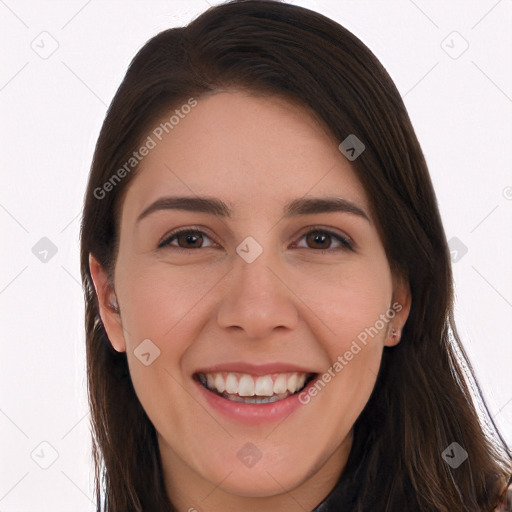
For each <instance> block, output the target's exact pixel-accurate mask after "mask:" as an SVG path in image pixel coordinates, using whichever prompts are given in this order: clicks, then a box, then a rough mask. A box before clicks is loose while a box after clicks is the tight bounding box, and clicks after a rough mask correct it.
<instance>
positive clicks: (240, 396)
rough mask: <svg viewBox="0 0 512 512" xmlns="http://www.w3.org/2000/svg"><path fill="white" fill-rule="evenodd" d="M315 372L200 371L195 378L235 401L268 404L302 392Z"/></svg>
mask: <svg viewBox="0 0 512 512" xmlns="http://www.w3.org/2000/svg"><path fill="white" fill-rule="evenodd" d="M316 375H317V374H316V373H302V372H286V373H272V374H267V375H251V374H248V373H239V372H215V373H198V374H196V375H195V378H196V379H197V380H198V381H199V382H200V384H201V385H202V386H203V387H204V388H206V389H207V390H209V391H211V392H213V393H215V394H217V395H219V396H221V397H222V398H225V399H227V400H231V401H234V402H242V403H246V404H265V403H271V402H278V401H280V400H284V399H286V398H288V397H290V396H292V395H295V394H297V393H300V391H302V389H304V388H305V387H306V386H307V384H308V383H309V382H310V381H311V380H312V379H314V378H315V376H316Z"/></svg>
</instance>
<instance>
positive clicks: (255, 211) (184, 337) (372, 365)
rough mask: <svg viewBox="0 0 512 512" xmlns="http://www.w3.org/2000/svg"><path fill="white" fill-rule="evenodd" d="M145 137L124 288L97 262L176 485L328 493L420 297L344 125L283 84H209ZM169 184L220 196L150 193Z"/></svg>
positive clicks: (128, 209)
mask: <svg viewBox="0 0 512 512" xmlns="http://www.w3.org/2000/svg"><path fill="white" fill-rule="evenodd" d="M186 110H187V111H188V110H189V109H186ZM171 114H172V113H171ZM169 117H170V115H166V116H165V117H163V118H162V122H164V121H165V120H168V119H169ZM159 122H160V121H159ZM159 122H158V123H156V126H158V124H159ZM149 135H150V136H151V137H152V138H153V139H154V141H155V142H156V145H155V147H153V148H152V149H151V150H150V151H149V152H148V154H147V155H146V156H145V157H144V158H143V159H142V161H141V163H140V164H139V165H140V167H139V169H138V171H137V175H136V176H135V177H134V178H133V180H132V182H131V184H130V186H129V188H128V190H127V193H126V196H125V199H124V202H123V207H122V211H121V223H120V245H119V252H118V257H117V261H116V266H115V275H114V290H112V289H111V288H109V286H108V282H107V279H106V275H105V273H104V271H103V269H102V268H101V267H100V266H99V265H98V264H97V262H96V261H95V260H94V258H93V257H91V259H90V263H91V272H92V275H93V279H94V283H95V287H96V291H97V293H98V297H99V300H100V314H101V317H102V320H103V323H104V325H105V328H106V330H107V333H108V336H109V339H110V341H111V343H112V344H113V346H114V348H115V349H116V350H118V351H120V352H122V351H126V354H127V358H128V363H129V368H130V374H131V377H132V381H133V384H134V387H135V390H136V393H137V396H138V398H139V400H140V402H141V404H142V406H143V407H144V409H145V411H146V412H147V414H148V416H149V418H150V420H151V421H152V423H153V425H154V426H155V428H156V431H157V433H158V439H159V446H160V450H161V454H162V460H163V465H164V468H165V478H166V483H167V486H168V489H169V490H170V492H171V493H173V494H171V495H174V496H180V495H182V494H185V493H186V492H187V489H189V490H190V489H191V488H194V489H195V490H196V491H197V492H201V491H198V490H199V489H203V490H204V494H202V495H204V496H206V495H207V494H209V493H210V494H211V496H210V497H209V498H208V500H209V501H205V502H204V504H203V505H205V506H207V505H208V504H209V503H212V504H213V503H214V502H215V500H222V499H223V498H226V497H227V496H237V497H240V498H242V497H244V498H245V499H247V498H256V497H259V498H262V499H263V498H265V499H272V497H277V496H278V495H280V494H283V489H287V490H291V489H297V490H298V489H306V488H307V487H308V486H309V487H310V488H311V489H313V488H315V485H316V486H317V487H321V486H322V485H325V483H326V482H327V483H328V485H327V487H328V488H327V491H328V490H329V489H330V488H332V486H333V485H334V483H335V480H336V478H337V477H338V476H339V473H340V471H341V469H342V468H343V465H344V463H345V461H346V458H347V456H348V452H349V450H350V446H351V429H352V426H353V424H354V422H355V420H356V419H357V417H358V416H359V414H360V413H361V411H362V409H363V408H364V406H365V404H366V402H367V400H368V398H369V396H370V394H371V392H372V390H373V387H374V384H375V381H376V376H377V373H378V369H379V365H380V361H381V355H382V351H383V348H384V346H386V345H388V346H389V345H394V344H396V343H397V342H398V341H399V337H400V336H399V329H400V328H401V327H402V326H403V324H404V323H405V320H406V318H407V314H408V311H409V295H408V289H407V286H406V285H404V284H403V283H401V282H399V281H397V280H395V279H394V278H393V276H392V274H391V271H390V267H389V264H388V261H387V258H386V254H385V252H384V249H383V245H382V242H381V240H380V238H379V235H378V232H377V228H376V225H375V220H374V219H373V218H372V216H371V214H370V205H369V202H368V198H367V196H366V193H365V190H364V189H363V187H362V185H361V184H360V182H359V181H358V179H357V177H356V174H355V173H354V171H353V169H352V168H351V164H350V162H349V161H348V160H347V159H346V158H345V156H344V155H343V154H342V153H341V152H340V151H339V150H338V144H339V141H337V140H335V139H334V138H333V137H332V136H331V135H330V134H329V133H327V131H326V130H325V129H324V128H323V127H322V126H321V124H320V123H318V122H317V121H315V119H314V117H313V116H312V115H311V114H309V113H308V112H307V111H306V110H304V109H303V108H301V107H300V106H297V105H294V104H292V103H289V102H288V101H286V100H283V99H279V98H275V97H271V98H270V97H261V96H254V95H249V94H248V93H245V92H241V91H232V92H221V93H217V94H213V95H211V96H207V97H203V98H200V99H199V100H198V102H197V105H196V106H195V107H193V108H191V109H190V111H189V112H188V113H187V114H186V115H182V116H180V119H179V122H178V123H177V124H175V125H174V126H173V128H172V132H170V133H169V134H168V135H167V134H165V132H164V136H163V137H162V140H161V141H160V140H159V139H158V138H157V137H156V136H155V135H154V133H150V134H149ZM175 197H185V198H189V199H194V200H197V199H198V197H204V198H207V199H210V200H215V201H217V203H215V204H214V206H216V209H215V210H213V207H210V210H211V211H207V210H208V209H207V208H205V206H206V205H207V204H209V203H207V201H203V202H202V203H197V202H196V203H192V202H189V203H187V202H186V200H181V201H179V202H177V201H175V202H173V201H172V200H170V199H168V200H167V201H160V202H159V203H155V202H156V201H158V200H161V199H164V198H175ZM316 199H325V200H328V201H331V200H335V201H337V202H336V203H327V202H325V203H318V202H317V203H314V202H312V201H314V200H316ZM220 201H222V203H223V205H221V207H219V206H218V205H219V204H220V203H219V202H220ZM292 202H295V203H292ZM326 204H331V207H330V208H326V207H325V205H326ZM332 204H335V206H336V207H332ZM290 205H292V206H290ZM199 207H201V208H199ZM228 211H229V214H228ZM176 231H181V233H176ZM109 299H115V300H117V303H118V305H119V310H120V313H119V314H118V313H116V312H114V311H113V310H112V309H111V308H109V307H108V304H107V303H108V301H109ZM393 327H394V328H395V329H396V330H397V331H398V335H395V336H393V335H392V328H393ZM311 379H312V380H311ZM303 386H305V387H304V388H303ZM207 388H210V389H207ZM302 388H303V389H302ZM251 401H252V402H253V403H248V402H251ZM259 402H262V403H259ZM219 482H221V483H220V484H219ZM315 482H316V484H315V485H313V484H314V483H315ZM331 484H332V485H331ZM213 487H215V488H216V490H215V492H214V493H211V489H212V488H213ZM197 495H199V494H196V496H197ZM313 495H314V491H311V492H309V491H308V492H305V493H304V496H306V497H305V500H307V499H311V505H312V506H313V505H315V502H314V501H315V499H316V498H315V497H314V496H313ZM309 496H310V498H308V497H309ZM180 499H181V498H177V501H178V502H179V500H180ZM182 501H183V503H184V505H185V498H183V500H182ZM219 502H220V501H219ZM188 503H189V505H188V506H190V502H188ZM185 510H186V508H185Z"/></svg>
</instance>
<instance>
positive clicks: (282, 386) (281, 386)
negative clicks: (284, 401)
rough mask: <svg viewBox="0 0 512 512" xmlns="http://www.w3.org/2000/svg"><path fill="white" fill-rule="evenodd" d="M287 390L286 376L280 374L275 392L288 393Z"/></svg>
mask: <svg viewBox="0 0 512 512" xmlns="http://www.w3.org/2000/svg"><path fill="white" fill-rule="evenodd" d="M287 390H288V387H287V384H286V376H285V375H279V377H277V379H276V381H275V382H274V393H276V394H279V393H286V391H287Z"/></svg>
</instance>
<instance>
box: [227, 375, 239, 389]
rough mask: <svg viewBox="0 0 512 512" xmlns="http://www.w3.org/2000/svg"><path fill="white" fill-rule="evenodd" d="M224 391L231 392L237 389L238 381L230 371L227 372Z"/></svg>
mask: <svg viewBox="0 0 512 512" xmlns="http://www.w3.org/2000/svg"><path fill="white" fill-rule="evenodd" d="M226 391H227V392H228V393H232V394H234V393H236V392H237V391H238V381H237V380H236V376H235V375H233V374H232V373H228V378H227V379H226Z"/></svg>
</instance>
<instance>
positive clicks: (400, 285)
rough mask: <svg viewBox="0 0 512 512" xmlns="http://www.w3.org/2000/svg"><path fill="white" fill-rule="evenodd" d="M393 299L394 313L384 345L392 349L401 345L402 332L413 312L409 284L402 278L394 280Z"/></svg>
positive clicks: (391, 306)
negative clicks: (410, 313) (411, 311)
mask: <svg viewBox="0 0 512 512" xmlns="http://www.w3.org/2000/svg"><path fill="white" fill-rule="evenodd" d="M393 281H394V290H393V298H392V300H391V305H390V308H391V309H392V310H393V311H394V316H393V318H392V319H391V320H390V321H389V330H388V335H387V336H386V340H385V342H384V345H386V346H388V347H392V346H395V345H398V343H400V339H401V336H402V330H403V327H404V325H405V322H406V321H407V318H408V317H409V312H410V310H411V291H410V287H409V283H408V282H407V281H406V280H405V279H404V278H402V277H399V278H394V279H393Z"/></svg>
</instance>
